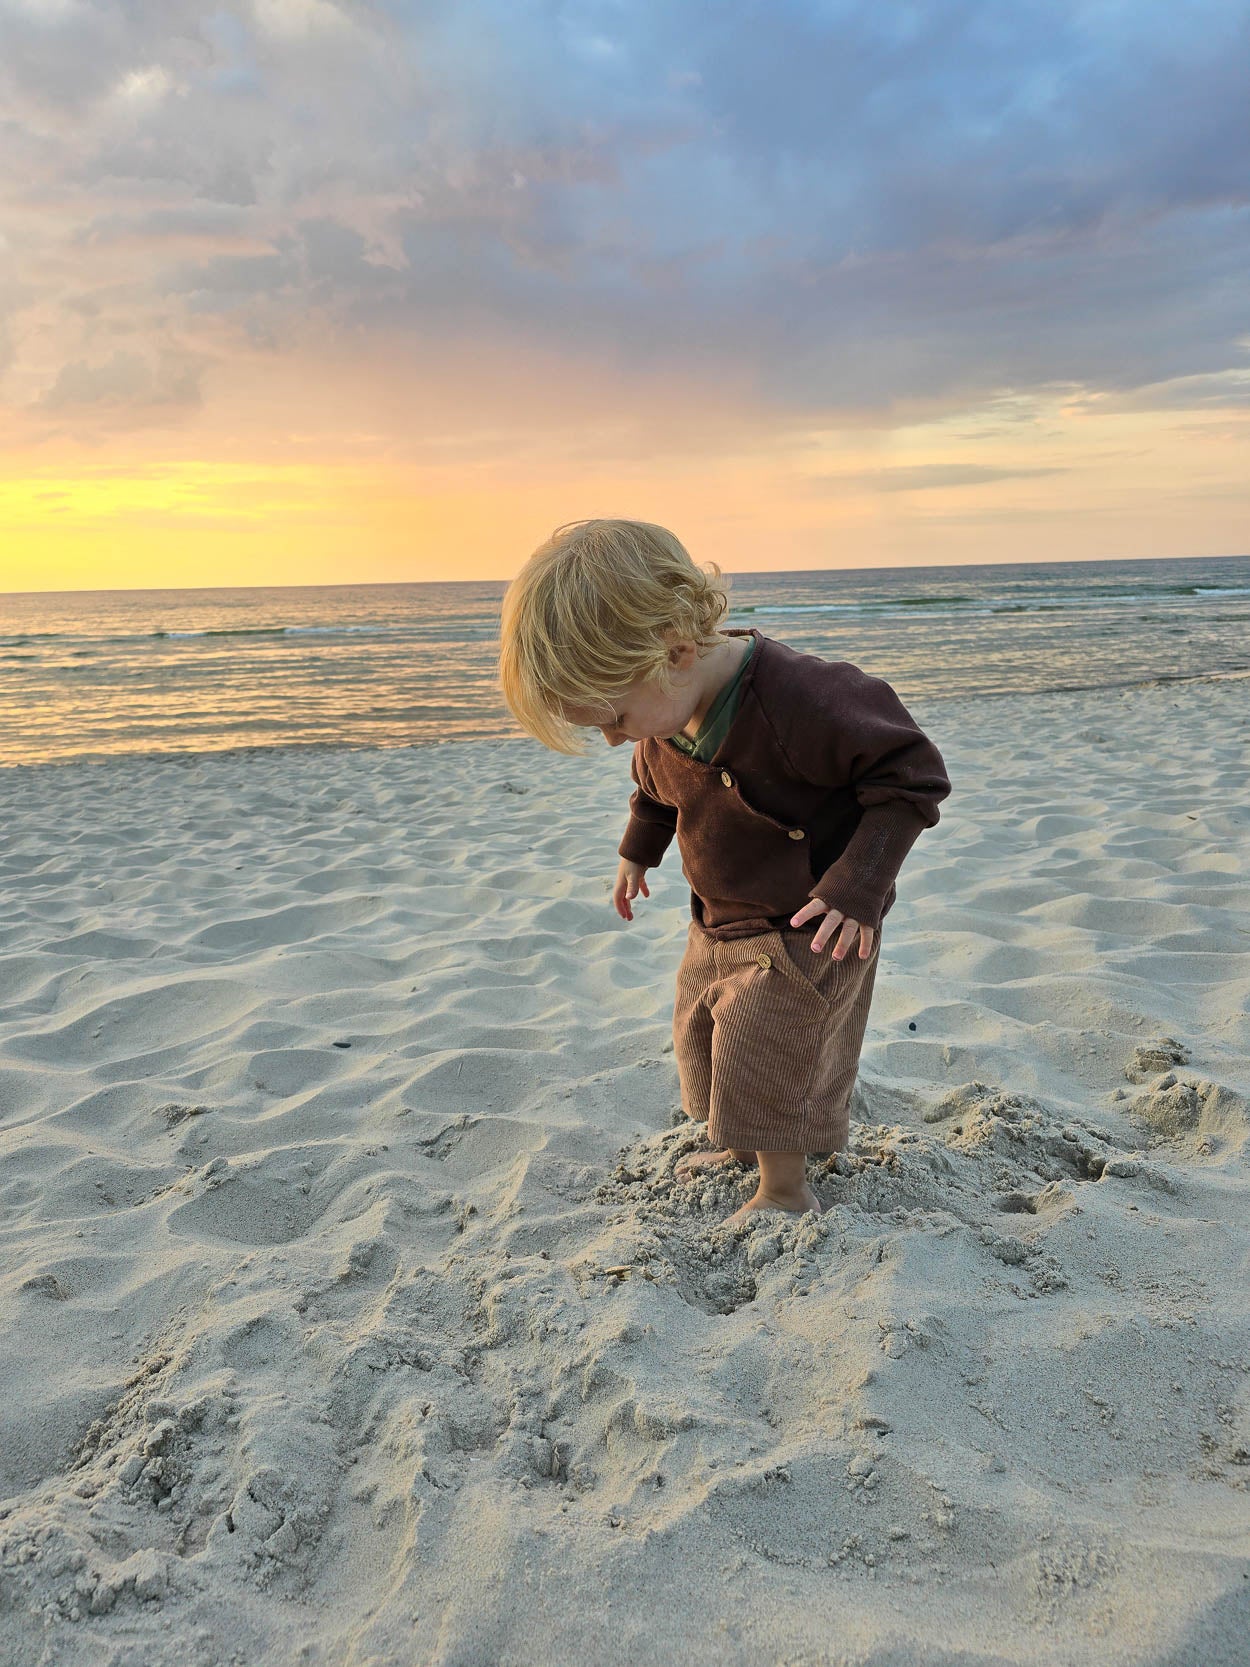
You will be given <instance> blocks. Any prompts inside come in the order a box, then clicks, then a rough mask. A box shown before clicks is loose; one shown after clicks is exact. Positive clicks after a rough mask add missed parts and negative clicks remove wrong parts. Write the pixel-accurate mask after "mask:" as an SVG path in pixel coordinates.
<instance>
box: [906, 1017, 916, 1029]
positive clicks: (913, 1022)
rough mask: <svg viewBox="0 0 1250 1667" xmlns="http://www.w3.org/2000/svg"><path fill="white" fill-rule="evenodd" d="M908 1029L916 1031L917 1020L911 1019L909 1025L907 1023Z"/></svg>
mask: <svg viewBox="0 0 1250 1667" xmlns="http://www.w3.org/2000/svg"><path fill="white" fill-rule="evenodd" d="M907 1028H908V1030H915V1028H916V1021H915V1019H909V1020H908V1023H907Z"/></svg>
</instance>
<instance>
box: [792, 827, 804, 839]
mask: <svg viewBox="0 0 1250 1667" xmlns="http://www.w3.org/2000/svg"><path fill="white" fill-rule="evenodd" d="M790 838H791V839H806V838H807V835H806V834H805V833H804V832H803V830H802V828H791V829H790Z"/></svg>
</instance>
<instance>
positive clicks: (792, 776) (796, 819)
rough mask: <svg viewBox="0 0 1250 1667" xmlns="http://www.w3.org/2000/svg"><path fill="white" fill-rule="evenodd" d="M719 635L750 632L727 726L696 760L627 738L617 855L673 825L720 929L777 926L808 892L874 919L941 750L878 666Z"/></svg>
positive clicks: (934, 804) (913, 831)
mask: <svg viewBox="0 0 1250 1667" xmlns="http://www.w3.org/2000/svg"><path fill="white" fill-rule="evenodd" d="M725 634H726V635H727V636H731V637H740V636H752V637H755V638H757V642H756V647H755V652H754V654H752V656H751V658H750V661H749V662H748V664H747V669H746V672H745V673H744V675H743V680H742V688H741V695H740V702H739V706H738V712H737V716H736V717H735V718H734V721H733V724H732V725H731V727H730V730H729V733H728V734H727V735H726V737H725V739H724V740H723V741H722V742H721V745H720V747H719V748H718V750H717V752H716V754H715V756H714V757H713V758H712V760H711V762H710V763H707V764H701V763H697V762H696V761H695V760H694V759H693V758H690V757H688V756H687V755H686V754H685V753H683V752H682V751H681V750H680V749H679V748H678V747H675V746H674V745H673V744H672V742H671V741H668V740H666V739H664V738H663V737H659V736H650V737H648V738H647V739H646V740H645V741H639V742H638V744H637V745H636V746H635V748H634V756H633V762H632V764H631V766H630V774H631V776H632V777H633V779H634V781H635V783H636V784H637V786H636V790H635V792H634V793H633V795H632V796H631V798H630V801H629V809H630V818H629V826H628V827H627V828H626V830H625V837H624V839H622V841H621V844H620V855H621V856H622V857H624V858H625V859H626V860H627V861H629V862H636V863H639V864H641V865H642V866H643V867H645V868H654V867H655V865H656V864H657V863H658V862H659V861H660V859H661V857H663V855H664V853H665V851H666V850H667V849H668V846H669V843H670V841H671V840H672V837H673V835H674V833H675V834H676V835H677V847H678V850H679V851H680V852H681V859H682V872H683V874H684V875H685V877H686V879H687V881H688V882H689V884H690V888H691V895H690V912H691V914H692V915H693V916H694V918H695V920H697V921H699V922H700V923H701V924H702V925H704V926H706V927H707V928H708V929H709V930H710V931H711V932H712V933H713V934H714V935H715V936H717V937H739V936H743V935H745V934H747V933H750V932H762V931H767V930H768V929H769V928H770V927H773V926H778V925H783V924H788V923H789V920H790V916H791V915H792V914H794V913H795V911H796V910H798V909H800V908H802V906H803V904H804V903H805V902H806V901H807V900H808V899H809V898H812V897H819V898H820V899H821V901H822V902H824V903H827V904H828V905H829V906H830V907H831V908H835V909H839V910H841V912H842V913H843V914H845V915H849V916H851V917H852V918H854V919H855V920H858V921H859V922H860V923H861V925H864V926H871V927H873V928H879V927H880V925H881V921H882V917H883V916H884V915H886V914H888V913H889V910H890V908H891V906H892V905H893V903H894V898H895V889H894V879H895V876H896V875H897V873H898V871H899V869H900V867H901V866H902V862H903V858H904V857H905V856H906V855H907V853H908V851H910V850H911V847H912V845H913V844H914V843H915V841H916V839H917V838H918V837H919V835H920V833H921V832H922V830H923V829H925V828H931V827H933V826H934V824H935V823H936V822H937V819H938V804H939V802H940V801H941V800H942V799H944V798H945V797H946V796H947V794H948V793H949V792H950V781H949V780H948V778H947V774H946V766H945V764H944V763H943V761H942V755H941V753H940V752H939V751H938V749H937V748H936V747H935V746H934V744H933V742H932V741H930V740H929V738H928V737H927V736H926V735H925V734H924V732H923V731H922V730H921V729H920V728H919V726H918V725H917V723H916V722H915V720H914V719H913V718H912V716H911V714H910V713H909V712H908V711H907V709H906V707H905V706H904V705H903V703H902V701H901V700H900V699H899V698H898V696H897V695H896V694H895V693H894V690H893V689H892V688H891V687H890V685H889V684H888V683H886V682H883V681H882V679H881V678H879V677H869V676H868V675H867V674H866V673H865V672H862V671H860V670H859V669H858V667H856V666H853V665H850V664H849V663H848V662H846V661H844V660H840V661H833V662H830V661H827V660H821V659H818V658H817V657H816V656H815V655H813V654H800V653H799V652H798V650H797V649H793V648H789V647H788V646H787V645H786V644H785V643H782V642H777V641H776V640H775V639H774V638H772V637H766V636H764V635H763V633H762V632H760V631H756V630H751V631H749V632H747V631H728V632H726V633H725ZM812 929H813V931H814V930H815V923H814V922H813V924H812Z"/></svg>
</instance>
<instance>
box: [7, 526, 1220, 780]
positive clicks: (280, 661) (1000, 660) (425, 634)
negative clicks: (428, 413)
mask: <svg viewBox="0 0 1250 1667" xmlns="http://www.w3.org/2000/svg"><path fill="white" fill-rule="evenodd" d="M504 589H505V585H504V583H503V582H502V581H499V582H481V583H456V584H451V583H446V584H405V585H341V586H339V585H336V586H317V587H313V586H310V587H306V588H282V589H276V588H275V589H263V588H258V589H246V590H147V591H139V590H129V591H75V592H61V593H48V594H33V593H25V594H20V595H0V764H23V763H39V762H44V761H47V760H68V759H72V758H81V757H91V756H107V755H110V754H117V753H130V752H195V751H220V750H223V749H226V748H237V747H273V746H302V745H315V744H322V745H324V744H332V745H347V746H387V747H391V746H409V745H414V744H424V743H434V742H440V741H472V740H479V739H483V738H494V737H499V736H506V735H514V734H517V733H518V731H517V729H516V726H515V724H514V723H513V721H512V718H511V716H510V715H509V713H508V712H507V710H506V708H505V707H504V705H503V702H502V699H501V697H500V694H499V691H498V686H497V682H496V642H497V637H498V628H499V604H500V599H501V597H502V596H503V592H504ZM729 594H730V600H731V612H730V614H729V617H728V619H727V620H726V622H725V623H726V624H727V625H729V626H738V627H744V626H751V625H754V626H756V627H758V628H759V629H760V630H761V631H763V632H764V633H765V634H766V635H768V636H773V637H778V638H780V639H781V640H782V641H784V642H787V643H789V644H791V645H792V646H793V647H794V648H797V649H801V650H803V651H804V652H806V653H810V654H818V655H820V656H822V657H823V658H825V659H830V660H850V661H852V662H853V663H854V664H856V665H858V666H860V667H862V669H863V670H864V671H867V672H870V673H872V674H873V675H874V676H878V677H884V678H887V679H888V680H889V682H890V683H892V684H893V686H894V687H895V688H896V689H897V690H898V692H899V694H900V695H901V696H902V698H903V700H904V701H921V700H923V702H924V704H925V705H926V707H927V706H928V705H930V703H931V702H933V701H934V700H941V699H947V698H951V697H956V696H983V697H986V698H994V697H1000V696H1003V695H1012V694H1020V693H1027V692H1031V691H1038V690H1046V689H1078V688H1102V687H1122V686H1126V685H1132V684H1135V683H1147V682H1155V681H1158V680H1160V679H1169V678H1194V677H1203V676H1211V675H1213V674H1223V675H1227V674H1232V673H1237V672H1242V671H1245V670H1247V669H1250V557H1244V556H1241V557H1238V556H1228V557H1209V558H1194V559H1184V560H1164V561H1153V560H1150V561H1111V562H1052V563H1030V564H1028V565H1009V564H1003V565H998V566H975V567H972V566H969V567H926V568H861V569H855V570H842V571H833V572H801V573H741V574H734V575H731V576H730V585H729ZM1248 698H1250V696H1248Z"/></svg>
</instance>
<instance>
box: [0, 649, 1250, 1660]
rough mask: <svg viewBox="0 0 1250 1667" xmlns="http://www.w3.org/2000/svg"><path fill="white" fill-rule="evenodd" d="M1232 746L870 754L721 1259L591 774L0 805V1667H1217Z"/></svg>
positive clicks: (1034, 701)
mask: <svg viewBox="0 0 1250 1667" xmlns="http://www.w3.org/2000/svg"><path fill="white" fill-rule="evenodd" d="M1248 699H1250V680H1247V678H1245V677H1227V678H1213V679H1210V680H1203V679H1195V680H1193V681H1188V682H1184V683H1174V684H1169V683H1166V682H1156V683H1147V684H1144V685H1141V686H1136V687H1116V688H1110V689H1107V688H1104V689H1094V690H1076V691H1069V692H1052V693H1031V694H1010V695H1003V696H999V697H995V698H969V697H964V698H947V699H930V700H925V699H919V700H913V701H910V702H909V705H910V707H911V709H912V711H913V712H914V714H915V716H916V717H917V718H918V720H919V721H920V722H921V724H922V726H923V727H924V728H925V730H926V732H927V733H929V734H930V735H932V736H933V738H934V739H935V740H936V741H937V743H938V745H939V746H940V747H941V749H942V752H943V754H944V756H945V758H946V761H947V764H948V766H949V770H950V776H951V780H952V783H953V792H952V795H951V797H950V800H949V801H948V803H947V804H946V805H944V806H943V808H942V818H941V822H940V823H939V825H938V827H937V828H935V829H933V830H930V831H928V832H926V833H925V834H924V835H923V836H922V837H921V839H920V841H919V842H918V844H917V845H916V847H915V849H914V851H913V852H912V854H911V856H910V857H909V859H908V861H907V863H906V864H905V866H904V868H903V871H902V874H901V876H900V879H899V897H898V902H897V903H896V905H895V907H894V908H893V910H892V911H891V913H890V914H889V915H888V916H887V918H886V921H885V923H884V929H883V934H882V948H881V964H880V968H879V972H878V976H877V984H876V993H875V998H874V1003H873V1009H872V1015H871V1018H870V1021H869V1028H868V1036H867V1040H866V1043H865V1048H864V1053H863V1060H862V1068H861V1072H860V1080H859V1085H858V1087H857V1089H856V1098H855V1102H854V1106H853V1121H852V1131H851V1144H850V1149H849V1151H848V1152H847V1153H845V1154H841V1155H839V1156H837V1157H836V1158H834V1159H833V1160H831V1161H830V1162H829V1163H827V1164H824V1163H820V1164H818V1163H816V1162H813V1164H812V1166H811V1174H812V1180H813V1185H814V1186H815V1187H816V1190H817V1193H818V1195H819V1196H820V1197H821V1199H822V1202H823V1204H824V1205H825V1211H824V1214H823V1215H820V1216H817V1215H815V1214H814V1213H813V1214H810V1215H807V1216H804V1217H801V1218H800V1217H786V1216H782V1215H780V1214H777V1213H768V1214H761V1215H760V1216H759V1217H758V1219H757V1220H756V1221H755V1222H753V1223H751V1224H748V1225H747V1226H745V1227H744V1228H741V1229H738V1228H734V1229H730V1228H726V1227H724V1226H723V1225H722V1223H723V1220H724V1218H725V1217H726V1216H727V1215H728V1214H729V1213H730V1212H731V1210H732V1209H733V1208H735V1207H736V1205H737V1203H739V1202H740V1201H741V1200H742V1199H743V1198H744V1197H746V1196H747V1195H748V1193H749V1191H750V1190H753V1183H752V1181H751V1179H750V1178H749V1177H748V1176H747V1175H746V1174H745V1173H743V1172H741V1171H739V1172H736V1173H734V1174H727V1175H723V1176H721V1177H719V1178H717V1179H716V1180H714V1181H700V1182H699V1183H698V1184H697V1185H693V1186H691V1185H678V1184H676V1183H675V1182H674V1179H673V1166H674V1164H675V1163H676V1161H677V1159H678V1157H679V1156H680V1155H681V1154H682V1153H683V1152H684V1151H686V1150H688V1149H690V1147H691V1146H692V1144H694V1143H695V1141H696V1140H697V1138H698V1130H697V1128H696V1127H695V1126H692V1125H690V1124H688V1123H687V1122H686V1121H685V1120H684V1119H683V1117H682V1115H681V1111H680V1104H679V1096H678V1089H677V1081H676V1073H675V1069H674V1066H673V1060H672V1052H671V1042H670V1035H669V1021H670V1015H671V1008H672V995H673V975H674V972H675V969H676V965H677V962H678V960H679V959H680V956H681V953H682V950H683V948H684V944H685V937H686V927H687V922H688V919H689V909H688V895H689V894H688V891H687V890H686V888H685V886H684V884H683V882H682V878H681V873H680V868H679V863H678V861H677V854H676V851H675V850H674V851H672V852H670V854H669V857H668V858H667V859H666V861H665V863H664V865H663V866H662V867H661V868H660V869H658V870H656V871H654V872H653V874H652V875H651V877H650V879H651V889H652V896H651V899H650V900H649V901H647V900H641V901H640V903H639V904H638V905H637V912H638V919H637V920H636V921H635V922H634V923H633V924H632V925H627V924H625V923H624V922H622V921H620V920H619V919H618V918H617V917H616V916H615V914H614V913H613V911H612V909H611V906H610V902H609V888H610V885H611V880H612V877H613V875H614V873H615V869H616V861H617V859H616V846H617V843H618V840H619V838H620V835H621V832H622V829H623V826H624V819H625V807H626V801H627V798H628V793H629V787H630V783H629V780H628V749H627V748H622V749H619V750H617V751H609V750H607V749H606V748H604V747H602V745H601V744H597V745H595V746H594V747H592V750H591V752H590V754H589V756H588V757H586V758H584V759H565V758H558V757H555V756H554V755H551V754H548V753H545V752H543V751H542V750H541V749H540V748H539V747H538V746H537V745H535V744H533V743H530V742H527V741H524V740H516V739H505V740H499V741H472V742H464V743H459V742H457V743H452V744H447V745H442V746H437V745H431V746H421V747H396V746H389V747H384V748H369V747H355V748H335V747H326V748H321V747H312V748H276V749H270V750H265V749H260V748H257V749H252V750H243V751H240V750H235V751H223V752H220V753H217V754H212V755H210V754H198V755H197V754H194V753H187V754H184V755H181V756H169V757H157V756H140V755H136V756H124V757H117V758H112V759H105V760H99V761H93V762H88V763H64V764H44V765H33V766H20V767H16V768H12V769H10V770H6V771H4V772H2V773H0V774H2V776H3V782H4V789H5V805H6V817H5V830H4V836H3V842H2V843H0V899H2V900H3V912H2V913H0V1003H3V1006H2V1008H0V1157H2V1163H0V1233H2V1234H3V1244H4V1256H3V1264H2V1266H3V1272H2V1275H0V1303H2V1305H3V1314H2V1323H3V1328H4V1338H5V1347H4V1349H3V1351H2V1355H0V1660H2V1661H3V1663H4V1664H5V1667H9V1664H12V1667H34V1664H45V1663H46V1664H49V1667H50V1664H56V1667H61V1664H66V1667H78V1664H80V1663H81V1664H82V1667H88V1664H90V1667H134V1664H137V1663H140V1662H142V1663H144V1664H145V1667H227V1664H235V1663H239V1664H244V1663H245V1664H247V1667H262V1664H271V1663H272V1664H275V1667H276V1664H279V1663H282V1664H285V1663H301V1664H302V1663H317V1664H326V1667H410V1664H422V1667H424V1664H426V1663H430V1664H437V1667H479V1664H480V1667H490V1664H506V1667H539V1664H542V1667H565V1664H568V1667H574V1664H578V1667H580V1664H582V1663H586V1662H595V1663H597V1664H600V1667H605V1664H614V1663H618V1662H619V1663H626V1662H628V1663H631V1664H635V1667H637V1664H640V1663H670V1662H674V1661H678V1660H680V1661H682V1662H683V1663H684V1664H685V1667H704V1664H705V1663H706V1664H707V1667H712V1664H716V1667H727V1664H729V1667H736V1664H738V1663H741V1664H743V1667H745V1664H747V1663H768V1664H775V1667H915V1664H925V1667H927V1664H930V1663H931V1664H934V1667H937V1664H941V1667H956V1664H959V1667H963V1664H967V1667H974V1664H975V1667H990V1664H1007V1663H1010V1664H1017V1663H1019V1664H1026V1663H1029V1664H1031V1663H1038V1664H1042V1663H1047V1664H1049V1663H1057V1662H1062V1663H1064V1664H1065V1667H1069V1664H1070V1667H1086V1664H1089V1667H1120V1664H1125V1667H1127V1664H1132V1667H1146V1664H1150V1667H1156V1664H1157V1667H1189V1664H1191V1663H1192V1664H1193V1667H1244V1663H1245V1660H1246V1647H1247V1646H1246V1639H1247V1636H1250V1578H1248V1576H1250V1390H1248V1387H1247V1385H1248V1383H1250V1379H1248V1377H1247V1368H1248V1366H1250V1315H1248V1302H1247V1292H1248V1291H1250V1280H1248V1278H1247V1274H1248V1272H1250V1254H1248V1252H1250V1182H1248V1176H1247V1167H1246V1156H1247V1152H1246V1148H1247V1135H1248V1132H1250V1122H1248V1114H1247V1101H1248V1099H1250V1018H1248V1016H1247V1014H1248V1010H1250V911H1247V908H1246V895H1247V893H1246V875H1247V872H1248V864H1250V790H1248V779H1250V778H1248V774H1247V762H1248V757H1247V754H1248V750H1250V747H1248V737H1247V726H1246V711H1247V705H1248Z"/></svg>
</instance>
